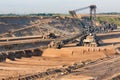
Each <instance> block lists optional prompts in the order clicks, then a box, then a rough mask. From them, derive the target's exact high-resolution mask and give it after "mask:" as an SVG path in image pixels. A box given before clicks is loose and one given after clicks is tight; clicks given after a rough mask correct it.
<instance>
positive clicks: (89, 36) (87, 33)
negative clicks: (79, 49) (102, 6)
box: [48, 5, 98, 49]
mask: <svg viewBox="0 0 120 80" xmlns="http://www.w3.org/2000/svg"><path fill="white" fill-rule="evenodd" d="M84 9H90V23H91V25H90V26H88V27H87V29H86V28H85V29H83V30H81V31H80V33H79V34H77V35H76V36H72V37H71V38H67V39H66V38H65V39H62V40H55V41H52V42H51V43H50V44H49V45H48V47H49V48H57V49H60V48H62V47H63V46H64V45H65V44H68V43H69V42H71V41H73V40H75V39H76V38H80V42H79V44H77V45H81V46H88V47H96V46H98V41H97V40H96V36H94V35H93V34H94V28H95V27H94V24H93V23H94V21H95V17H96V5H90V6H87V7H84V8H80V9H75V10H70V11H69V13H70V14H71V16H72V17H73V18H77V14H76V12H78V11H81V10H84Z"/></svg>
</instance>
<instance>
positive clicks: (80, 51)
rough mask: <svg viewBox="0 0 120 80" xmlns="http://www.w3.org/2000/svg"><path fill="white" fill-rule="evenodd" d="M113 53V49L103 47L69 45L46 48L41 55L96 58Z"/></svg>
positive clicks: (82, 58) (84, 58) (83, 58)
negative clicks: (60, 47)
mask: <svg viewBox="0 0 120 80" xmlns="http://www.w3.org/2000/svg"><path fill="white" fill-rule="evenodd" d="M113 54H115V50H110V49H105V48H99V47H98V48H88V47H86V48H83V47H69V48H62V49H46V50H45V51H44V53H43V55H42V56H45V57H69V58H70V57H72V58H79V59H81V60H88V59H98V58H103V57H107V56H109V55H113Z"/></svg>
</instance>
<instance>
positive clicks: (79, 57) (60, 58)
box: [0, 32, 120, 80]
mask: <svg viewBox="0 0 120 80" xmlns="http://www.w3.org/2000/svg"><path fill="white" fill-rule="evenodd" d="M98 36H100V37H101V40H102V42H103V43H102V46H100V47H98V48H99V49H101V50H100V51H98V52H97V51H96V50H98V48H96V49H95V50H93V49H94V48H93V49H92V50H91V49H90V50H89V48H88V47H79V46H76V47H73V46H67V47H64V48H62V49H60V50H58V49H46V50H45V51H44V53H43V56H40V57H32V58H22V59H16V60H15V61H10V60H8V59H7V60H6V62H2V63H0V80H2V79H3V78H8V77H15V76H20V75H25V74H34V73H37V72H44V71H46V69H48V68H60V67H62V66H63V65H71V64H73V63H75V62H81V61H85V60H98V59H100V60H99V61H96V62H95V63H91V64H89V65H87V66H85V67H83V68H80V69H77V70H75V71H73V72H72V73H70V74H68V75H64V76H57V77H55V78H54V79H49V80H109V79H110V80H111V78H112V76H114V75H117V74H120V55H119V54H116V52H115V48H116V47H120V32H111V33H105V34H99V35H98ZM83 50H85V51H86V52H85V53H82V52H83ZM51 55H52V56H51ZM85 55H86V56H85ZM37 80H42V79H37Z"/></svg>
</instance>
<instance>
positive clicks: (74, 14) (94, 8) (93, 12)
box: [69, 5, 97, 25]
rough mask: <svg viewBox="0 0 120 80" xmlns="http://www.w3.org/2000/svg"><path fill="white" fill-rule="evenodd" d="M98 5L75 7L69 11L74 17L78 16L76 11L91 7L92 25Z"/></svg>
mask: <svg viewBox="0 0 120 80" xmlns="http://www.w3.org/2000/svg"><path fill="white" fill-rule="evenodd" d="M96 8H97V7H96V5H90V6H87V7H83V8H79V9H75V10H70V11H69V13H70V15H71V16H72V17H73V18H78V16H77V14H76V12H78V11H81V10H85V9H90V21H91V25H93V23H94V20H95V18H96Z"/></svg>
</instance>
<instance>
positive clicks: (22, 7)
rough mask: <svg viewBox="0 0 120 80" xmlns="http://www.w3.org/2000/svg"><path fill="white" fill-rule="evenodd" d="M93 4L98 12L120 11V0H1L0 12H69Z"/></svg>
mask: <svg viewBox="0 0 120 80" xmlns="http://www.w3.org/2000/svg"><path fill="white" fill-rule="evenodd" d="M91 4H95V5H96V6H97V12H98V13H102V12H120V0H0V14H8V13H16V14H30V13H68V11H69V10H73V9H77V8H82V7H86V6H89V5H91ZM88 12H89V10H85V11H80V12H79V13H88Z"/></svg>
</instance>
